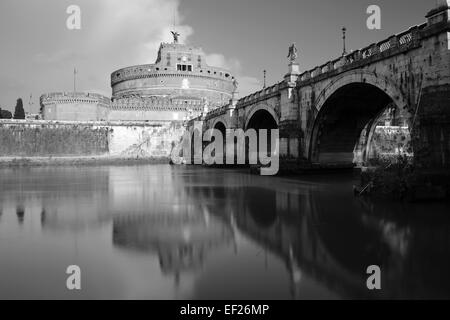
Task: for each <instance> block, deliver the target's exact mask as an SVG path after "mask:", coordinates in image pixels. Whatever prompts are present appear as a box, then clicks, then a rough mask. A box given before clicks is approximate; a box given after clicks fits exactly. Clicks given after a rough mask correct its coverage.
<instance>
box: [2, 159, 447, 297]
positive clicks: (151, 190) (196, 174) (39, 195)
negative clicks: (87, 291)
mask: <svg viewBox="0 0 450 320" xmlns="http://www.w3.org/2000/svg"><path fill="white" fill-rule="evenodd" d="M146 172H148V168H146V167H129V168H107V169H99V168H93V169H85V170H82V171H79V170H75V169H74V170H71V169H64V170H42V171H40V170H37V173H36V172H34V173H33V175H34V178H28V176H27V175H26V174H22V175H20V177H19V178H18V179H17V180H15V182H14V183H13V179H14V177H15V174H14V172H11V173H10V174H6V173H5V174H4V175H3V177H4V180H3V181H4V182H5V183H4V184H2V185H1V186H0V191H1V192H0V212H3V213H4V215H3V216H2V219H3V218H5V216H6V218H8V215H9V214H8V212H11V211H12V212H14V210H15V211H17V212H16V215H17V219H19V222H20V223H23V222H25V223H28V222H29V221H30V219H29V217H30V214H31V213H30V210H31V211H32V212H34V213H40V212H42V214H41V219H37V221H38V222H39V223H40V224H41V225H42V229H43V230H46V231H50V230H51V231H58V230H62V231H64V232H66V231H68V230H69V231H73V232H76V233H78V232H79V231H80V229H85V228H90V229H96V228H99V227H100V226H105V225H106V226H109V225H112V228H111V231H109V232H112V236H111V237H112V242H113V245H114V246H115V247H116V248H118V249H120V250H126V251H137V252H140V253H143V254H145V255H147V254H149V255H157V256H158V258H159V261H160V265H161V270H162V272H163V273H165V274H168V275H175V276H176V277H177V276H179V275H181V274H182V273H184V272H196V271H198V270H200V269H201V267H202V266H203V264H204V263H205V261H206V258H207V257H208V256H209V255H212V254H213V253H214V252H215V251H219V250H221V249H224V248H228V247H232V246H236V242H237V241H239V237H241V236H245V237H246V238H249V239H251V240H252V241H253V242H254V243H256V244H257V246H258V247H260V248H262V249H264V250H267V251H268V252H270V253H272V254H273V255H275V256H276V257H278V259H279V260H281V261H282V262H283V264H284V265H285V268H286V270H287V272H288V273H289V275H290V287H291V288H290V289H291V292H292V294H293V296H294V297H296V296H298V295H299V294H300V293H301V292H300V291H301V290H302V281H303V280H305V279H314V281H316V282H317V283H319V284H321V285H322V286H325V287H326V288H328V289H329V291H332V292H334V293H335V294H336V295H337V296H339V297H343V298H364V297H366V298H377V297H383V298H398V297H401V298H406V297H411V298H423V297H436V298H442V297H447V298H448V297H449V296H450V294H449V292H450V290H449V288H447V287H446V284H448V283H450V275H449V274H448V270H450V261H449V258H448V257H449V256H450V232H449V231H450V227H449V225H450V223H449V221H448V218H445V217H441V218H439V216H438V215H437V214H436V213H437V212H448V210H447V209H448V207H447V208H445V205H436V206H433V205H429V204H428V205H427V210H428V211H429V212H431V213H433V212H436V213H433V214H434V219H427V220H426V221H422V219H421V218H411V216H412V215H414V212H415V211H417V212H424V210H425V208H424V207H421V206H420V205H414V206H405V205H402V204H392V203H389V204H383V203H371V202H361V201H360V200H358V199H354V198H353V197H352V195H351V194H346V192H345V191H343V190H345V189H346V188H344V187H343V186H344V185H345V184H346V183H349V184H351V181H349V180H346V179H344V180H343V181H339V183H335V182H333V183H331V182H329V180H328V178H327V179H323V180H321V178H320V177H319V178H318V177H315V178H311V182H308V180H307V179H305V178H303V179H302V181H298V180H293V179H282V178H276V180H273V178H265V177H259V176H252V175H247V174H245V173H239V172H236V171H231V172H227V171H226V170H223V171H222V170H210V169H205V168H180V167H176V168H170V167H164V166H162V167H159V168H158V169H157V170H152V174H146ZM155 172H156V173H155ZM42 179H44V180H45V181H47V182H48V184H47V185H46V186H45V187H43V188H38V187H37V186H38V185H39V184H40V183H42ZM336 179H339V177H336ZM8 185H13V186H14V188H16V189H17V190H16V189H14V188H8ZM19 189H20V190H19ZM347 189H350V187H349V188H347ZM161 190H162V191H161ZM440 206H441V207H440ZM16 208H17V210H16ZM391 213H394V214H391ZM402 213H405V214H403V215H402ZM431 213H430V214H431ZM35 220H36V219H35ZM372 264H377V265H380V266H381V268H382V288H383V290H382V291H381V293H379V295H376V294H374V293H371V292H368V290H367V289H366V286H365V283H366V274H365V270H366V268H367V266H369V265H372ZM200 276H201V275H200Z"/></svg>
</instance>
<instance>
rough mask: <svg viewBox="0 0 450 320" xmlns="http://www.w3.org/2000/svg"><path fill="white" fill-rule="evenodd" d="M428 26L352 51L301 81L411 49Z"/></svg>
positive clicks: (319, 67) (301, 78)
mask: <svg viewBox="0 0 450 320" xmlns="http://www.w3.org/2000/svg"><path fill="white" fill-rule="evenodd" d="M426 26H427V24H426V23H423V24H421V25H417V26H414V27H411V28H409V29H408V30H406V31H403V32H401V33H398V34H395V35H393V36H391V37H389V38H388V39H385V40H383V41H380V42H378V43H373V44H371V45H369V46H367V47H365V48H362V49H359V50H355V51H352V52H351V53H349V54H347V55H345V56H342V57H339V58H337V59H335V60H331V61H328V62H327V63H325V64H323V65H321V66H318V67H315V68H314V69H311V70H308V71H305V72H304V73H302V74H301V75H300V77H299V81H300V82H303V81H310V80H311V79H313V78H316V77H317V76H319V75H323V74H326V73H329V72H333V71H335V70H339V69H341V68H342V67H344V66H345V67H349V68H351V67H352V65H353V64H356V63H361V62H363V61H364V60H367V59H371V58H374V57H376V56H381V55H388V54H389V53H390V52H394V50H403V49H409V48H410V47H412V46H414V45H416V44H417V40H418V39H419V37H420V31H421V30H422V29H423V28H425V27H426Z"/></svg>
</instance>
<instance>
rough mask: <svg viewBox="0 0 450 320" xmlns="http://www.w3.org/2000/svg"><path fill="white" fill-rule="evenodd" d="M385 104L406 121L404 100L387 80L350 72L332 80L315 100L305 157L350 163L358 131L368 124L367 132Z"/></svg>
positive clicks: (325, 161)
mask: <svg viewBox="0 0 450 320" xmlns="http://www.w3.org/2000/svg"><path fill="white" fill-rule="evenodd" d="M388 106H395V107H396V110H398V113H399V114H400V115H402V116H403V117H406V118H408V121H409V118H410V115H409V113H408V112H407V111H406V110H407V108H406V107H407V102H406V99H405V98H404V96H403V94H402V93H401V92H400V90H399V89H398V87H397V86H396V85H395V84H394V83H392V81H390V80H389V79H387V78H385V77H383V76H379V75H378V76H377V75H376V74H374V73H368V72H359V71H353V72H349V73H346V74H344V75H342V76H340V77H339V78H338V79H336V80H334V81H332V82H331V83H330V84H329V85H328V86H327V87H325V88H324V89H323V90H322V92H321V93H320V94H319V96H318V97H317V99H316V103H315V113H316V116H315V119H314V122H313V125H312V126H311V127H310V128H309V136H308V137H309V138H308V140H307V143H308V144H309V145H307V146H306V147H307V149H306V150H307V151H308V158H309V159H310V160H311V162H313V163H319V164H334V165H336V164H337V165H345V166H351V165H353V160H354V149H355V146H356V144H357V142H358V141H359V139H360V137H361V132H363V129H365V128H367V127H369V131H370V129H371V128H370V126H373V125H376V119H377V117H378V116H379V115H380V114H382V113H383V111H384V110H386V108H388ZM405 115H406V116H405Z"/></svg>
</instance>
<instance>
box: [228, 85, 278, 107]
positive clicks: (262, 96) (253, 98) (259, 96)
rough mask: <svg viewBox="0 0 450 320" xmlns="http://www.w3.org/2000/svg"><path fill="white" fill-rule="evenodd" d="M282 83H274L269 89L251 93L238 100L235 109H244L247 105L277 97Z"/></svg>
mask: <svg viewBox="0 0 450 320" xmlns="http://www.w3.org/2000/svg"><path fill="white" fill-rule="evenodd" d="M283 84H284V83H283V82H279V83H276V84H274V85H272V86H270V87H267V88H264V89H262V90H260V91H257V92H255V93H252V94H250V95H248V96H246V97H243V98H241V99H239V101H238V103H237V106H236V107H237V108H238V109H239V108H244V107H246V106H248V105H251V104H255V103H256V102H258V101H262V100H267V99H270V98H272V97H273V96H276V95H279V94H280V90H281V89H282V88H283Z"/></svg>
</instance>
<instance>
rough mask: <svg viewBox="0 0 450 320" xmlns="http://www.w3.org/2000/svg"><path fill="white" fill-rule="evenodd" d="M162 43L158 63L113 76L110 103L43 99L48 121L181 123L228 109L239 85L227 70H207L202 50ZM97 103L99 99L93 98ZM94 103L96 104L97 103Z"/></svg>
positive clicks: (72, 97) (87, 96)
mask: <svg viewBox="0 0 450 320" xmlns="http://www.w3.org/2000/svg"><path fill="white" fill-rule="evenodd" d="M172 33H173V34H174V42H173V43H162V44H161V45H160V47H159V50H158V56H157V59H156V62H155V63H154V64H146V65H139V66H132V67H127V68H123V69H120V70H117V71H114V72H113V73H112V74H111V88H112V98H111V99H108V98H105V97H102V96H100V95H96V94H92V93H58V94H45V95H43V96H42V97H41V113H42V116H43V118H44V119H47V120H71V121H78V120H82V121H102V120H105V121H177V120H184V119H186V118H190V117H193V116H195V115H198V114H200V113H201V112H203V111H204V109H205V105H207V106H208V108H209V109H214V108H217V107H220V106H223V105H225V104H227V103H228V102H229V101H230V99H231V98H232V95H233V92H235V91H236V86H237V83H236V81H235V78H234V76H232V75H231V74H230V72H229V71H227V70H224V69H221V68H216V67H212V66H209V65H208V64H207V62H206V56H205V54H204V52H203V50H202V49H201V48H198V47H194V46H189V45H185V44H180V43H178V37H179V34H178V33H177V32H172ZM94 98H95V99H94ZM94 100H95V101H94Z"/></svg>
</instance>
